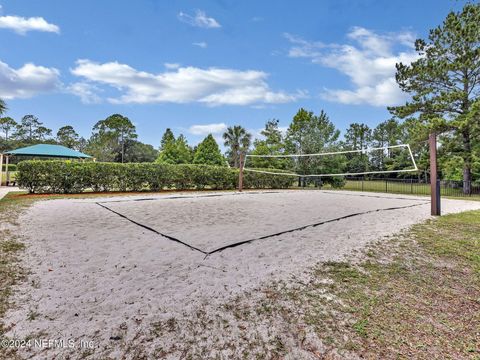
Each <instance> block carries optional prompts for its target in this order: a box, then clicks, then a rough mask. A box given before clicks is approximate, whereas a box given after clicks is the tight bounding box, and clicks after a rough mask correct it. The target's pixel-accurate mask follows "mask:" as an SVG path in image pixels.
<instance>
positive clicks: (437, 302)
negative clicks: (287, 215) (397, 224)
mask: <svg viewBox="0 0 480 360" xmlns="http://www.w3.org/2000/svg"><path fill="white" fill-rule="evenodd" d="M360 258H361V259H363V260H360V261H358V260H357V261H355V260H352V261H342V262H329V263H323V264H319V265H318V266H317V267H316V268H315V269H314V271H313V275H312V278H311V279H310V280H309V281H308V282H299V285H297V286H293V287H292V286H290V285H289V284H285V283H279V284H275V285H274V286H272V287H271V288H270V289H269V290H268V291H267V292H266V296H265V297H264V299H263V300H262V301H261V306H258V307H257V308H256V309H254V310H253V311H250V312H245V310H244V309H243V313H247V314H254V315H253V316H252V315H249V317H245V316H243V315H240V316H243V318H242V320H244V321H260V322H262V321H265V322H268V320H267V319H266V317H268V318H277V319H281V320H280V322H281V323H285V324H289V330H288V331H289V332H290V334H288V335H287V337H289V338H293V339H295V341H296V342H298V343H300V344H303V343H304V342H305V338H306V333H308V332H309V331H310V332H312V331H313V332H314V333H315V335H316V336H317V337H318V338H319V339H321V340H322V342H323V344H324V346H325V347H324V348H322V349H319V348H315V347H313V348H311V349H309V350H310V351H311V352H313V353H318V354H320V353H322V354H323V355H322V356H326V357H322V358H335V356H340V357H341V358H343V357H348V355H349V354H350V355H352V354H355V355H359V356H360V357H361V358H367V359H412V358H415V359H440V358H442V359H445V358H447V359H480V333H479V331H480V211H471V212H466V213H461V214H455V215H446V216H444V217H441V218H438V219H436V220H432V221H429V222H427V223H424V224H418V225H415V226H414V227H413V228H412V229H411V230H410V231H408V232H406V233H405V234H403V235H402V236H400V237H398V238H395V239H391V240H389V241H388V242H382V243H378V244H376V245H374V246H371V247H370V248H369V249H367V250H366V251H365V253H364V254H363V255H362V256H361V257H360ZM240 309H241V305H239V308H238V309H237V312H240ZM259 318H260V320H259ZM262 318H263V320H262ZM306 329H309V330H308V331H307V330H306ZM312 329H313V330H312ZM284 348H285V347H284V346H282V345H281V344H280V345H279V346H278V349H279V350H278V351H279V352H278V354H277V355H279V356H282V355H284V354H285V352H284V350H282V349H284ZM325 353H327V355H325Z"/></svg>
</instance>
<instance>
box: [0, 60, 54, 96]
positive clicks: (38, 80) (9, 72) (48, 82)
mask: <svg viewBox="0 0 480 360" xmlns="http://www.w3.org/2000/svg"><path fill="white" fill-rule="evenodd" d="M59 76H60V72H59V71H58V70H57V69H55V68H47V67H43V66H37V65H35V64H31V63H28V64H25V65H23V66H22V67H20V68H18V69H13V68H11V67H10V66H8V65H7V64H5V63H4V62H2V61H0V98H3V99H15V98H29V97H32V96H34V95H37V94H40V93H45V92H50V91H53V90H56V89H58V87H59V86H60V81H59Z"/></svg>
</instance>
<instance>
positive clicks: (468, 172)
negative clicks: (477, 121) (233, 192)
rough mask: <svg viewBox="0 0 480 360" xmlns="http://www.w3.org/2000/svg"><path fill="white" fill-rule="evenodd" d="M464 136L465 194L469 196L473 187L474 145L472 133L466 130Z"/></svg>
mask: <svg viewBox="0 0 480 360" xmlns="http://www.w3.org/2000/svg"><path fill="white" fill-rule="evenodd" d="M462 136H463V147H464V149H463V150H464V153H463V193H464V194H467V195H469V194H470V193H471V186H472V161H471V160H472V145H471V142H470V132H469V131H468V130H464V131H463V132H462Z"/></svg>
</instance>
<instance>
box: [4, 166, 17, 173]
mask: <svg viewBox="0 0 480 360" xmlns="http://www.w3.org/2000/svg"><path fill="white" fill-rule="evenodd" d="M6 170H7V165H6V164H3V165H2V171H3V172H5V171H6ZM8 171H17V165H16V164H8Z"/></svg>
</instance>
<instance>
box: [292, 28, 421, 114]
mask: <svg viewBox="0 0 480 360" xmlns="http://www.w3.org/2000/svg"><path fill="white" fill-rule="evenodd" d="M285 37H286V38H287V39H288V40H289V41H290V42H291V43H292V44H293V46H292V47H291V48H290V50H289V56H290V57H299V58H308V59H311V61H312V62H313V63H317V64H320V65H323V66H326V67H330V68H333V69H336V70H338V71H340V72H341V73H343V74H345V75H346V76H348V77H349V78H350V81H351V82H352V85H353V89H325V92H324V93H323V94H322V97H323V98H325V99H327V100H330V101H336V102H340V103H344V104H370V105H374V106H388V105H398V104H400V103H402V102H404V101H405V99H406V95H405V94H404V93H402V91H401V90H400V88H399V87H398V85H397V83H396V81H395V64H396V63H398V62H402V63H404V64H409V63H411V62H412V61H414V60H416V59H417V58H418V55H417V54H416V53H415V51H414V50H413V42H414V39H415V36H414V34H412V33H411V32H408V31H404V32H399V33H390V34H385V35H381V34H377V33H375V32H373V31H370V30H368V29H365V28H362V27H354V28H353V29H352V30H351V31H350V32H349V33H348V34H347V37H348V38H349V39H350V40H351V41H352V43H353V44H324V43H321V42H311V41H307V40H304V39H302V38H299V37H297V36H293V35H290V34H286V35H285ZM398 48H402V50H398Z"/></svg>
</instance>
